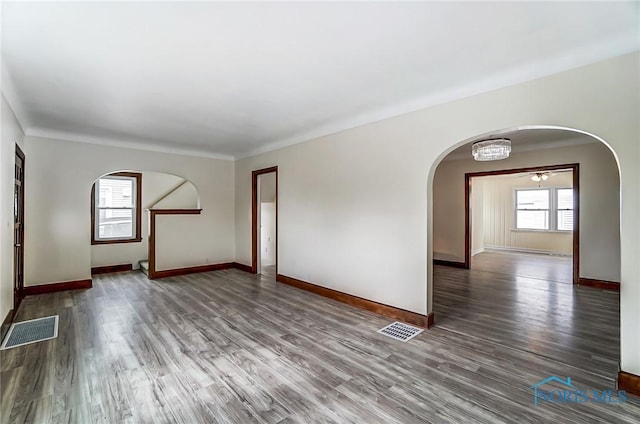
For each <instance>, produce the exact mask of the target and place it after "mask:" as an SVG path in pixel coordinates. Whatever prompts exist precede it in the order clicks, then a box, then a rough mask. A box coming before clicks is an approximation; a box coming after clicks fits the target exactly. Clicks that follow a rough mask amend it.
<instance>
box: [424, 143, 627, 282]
mask: <svg viewBox="0 0 640 424" xmlns="http://www.w3.org/2000/svg"><path fill="white" fill-rule="evenodd" d="M599 146H600V147H601V148H602V149H606V147H605V146H604V145H599ZM603 153H604V154H606V155H609V152H608V151H605V152H603ZM599 163H600V164H601V165H603V166H606V165H609V167H610V170H611V173H610V176H613V177H614V179H616V180H617V174H618V169H617V165H616V163H615V160H614V159H613V157H611V160H609V161H606V160H604V161H601V162H599ZM611 183H612V184H613V185H614V186H615V185H616V183H617V181H612V182H611ZM476 184H482V186H483V197H484V203H483V207H484V211H483V212H484V213H483V220H482V221H481V222H479V223H478V225H481V226H482V227H483V237H484V240H483V243H484V245H485V247H488V248H493V247H498V248H506V249H511V250H522V251H533V252H542V253H551V254H559V255H571V254H572V252H573V233H572V232H567V231H553V230H551V231H535V230H533V231H527V230H515V228H516V223H515V212H514V206H515V191H516V190H517V189H527V188H528V189H531V188H539V187H540V188H550V189H555V188H571V187H572V185H573V173H571V172H563V173H557V174H555V175H553V173H551V176H550V177H549V179H548V180H547V181H543V182H540V183H537V182H535V181H532V180H531V176H530V175H528V174H527V175H522V176H515V177H514V176H511V175H500V176H490V177H477V178H472V181H471V186H472V187H474V186H475V185H476ZM585 188H586V187H585ZM586 189H587V191H590V190H589V189H588V188H586ZM616 194H617V191H616ZM605 195H606V193H605ZM597 197H598V193H593V194H592V197H591V198H597ZM615 200H616V202H615V205H616V206H617V205H618V204H619V201H617V200H618V199H615ZM595 206H596V207H597V206H598V205H597V204H596V205H595ZM434 207H437V206H435V205H434ZM619 216H620V208H618V207H614V208H609V209H608V210H607V215H604V216H603V217H602V219H604V220H606V219H607V218H608V217H610V218H611V219H612V220H613V221H614V223H613V224H612V225H614V224H615V227H612V228H611V232H612V233H614V234H615V235H617V236H619V231H618V228H619V226H620V219H619ZM473 232H474V235H475V230H474V231H473ZM615 245H616V248H617V249H616V250H618V249H619V246H620V240H619V237H617V240H615ZM589 248H591V247H589ZM595 248H596V249H597V248H598V247H597V246H595ZM434 256H435V253H434ZM614 268H615V269H616V274H617V273H618V270H619V269H620V260H619V258H618V260H617V263H616V264H615V266H614Z"/></svg>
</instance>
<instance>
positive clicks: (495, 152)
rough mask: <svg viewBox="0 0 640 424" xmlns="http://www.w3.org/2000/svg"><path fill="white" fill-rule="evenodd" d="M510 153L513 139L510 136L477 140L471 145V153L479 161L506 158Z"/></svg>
mask: <svg viewBox="0 0 640 424" xmlns="http://www.w3.org/2000/svg"><path fill="white" fill-rule="evenodd" d="M509 153H511V140H509V139H508V138H492V139H490V140H482V141H476V142H475V143H473V144H472V145H471V154H472V155H473V158H474V159H475V160H478V161H488V160H501V159H506V158H508V157H509Z"/></svg>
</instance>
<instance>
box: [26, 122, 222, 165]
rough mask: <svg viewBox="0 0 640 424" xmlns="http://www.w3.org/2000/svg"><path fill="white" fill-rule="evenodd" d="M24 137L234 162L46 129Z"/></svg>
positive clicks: (210, 154)
mask: <svg viewBox="0 0 640 424" xmlns="http://www.w3.org/2000/svg"><path fill="white" fill-rule="evenodd" d="M25 135H27V136H30V137H40V138H50V139H54V140H63V141H73V142H76V143H86V144H94V145H101V146H109V147H118V148H124V149H134V150H143V151H148V152H157V153H170V154H175V155H183V156H196V157H205V158H210V159H219V160H234V157H233V156H231V155H221V154H218V153H213V152H210V151H206V150H197V149H188V148H180V147H167V146H163V145H159V144H153V143H149V142H148V141H143V140H120V139H113V138H106V137H95V136H91V135H82V134H77V133H71V132H66V131H55V130H49V129H46V128H38V127H31V128H28V129H27V130H26V131H25Z"/></svg>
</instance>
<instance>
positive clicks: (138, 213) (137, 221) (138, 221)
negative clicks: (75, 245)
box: [91, 172, 142, 245]
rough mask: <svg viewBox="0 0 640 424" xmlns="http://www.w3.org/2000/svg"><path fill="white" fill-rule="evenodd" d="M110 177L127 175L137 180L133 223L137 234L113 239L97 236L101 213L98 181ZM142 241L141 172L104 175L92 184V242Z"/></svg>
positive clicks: (96, 243) (95, 243)
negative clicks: (98, 200) (97, 197)
mask: <svg viewBox="0 0 640 424" xmlns="http://www.w3.org/2000/svg"><path fill="white" fill-rule="evenodd" d="M108 177H127V178H131V179H132V180H133V181H134V182H135V187H134V190H135V196H136V198H135V203H134V208H133V209H134V213H133V223H134V228H135V234H134V236H133V237H129V238H111V239H97V238H96V226H97V222H96V220H97V219H98V217H99V214H97V213H96V210H97V209H98V207H97V205H96V183H97V182H98V181H99V180H100V179H102V178H108ZM141 241H142V174H141V173H139V172H113V173H111V174H107V175H103V176H102V177H100V178H98V179H97V180H96V181H95V182H94V183H93V185H92V186H91V244H92V245H98V244H117V243H138V242H141Z"/></svg>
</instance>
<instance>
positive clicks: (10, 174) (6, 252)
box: [0, 95, 30, 320]
mask: <svg viewBox="0 0 640 424" xmlns="http://www.w3.org/2000/svg"><path fill="white" fill-rule="evenodd" d="M1 97H2V106H1V108H2V110H1V111H0V112H1V115H2V135H1V136H2V139H1V145H0V196H2V198H1V205H2V207H0V226H1V227H0V241H1V243H0V320H4V319H5V317H6V316H7V314H8V313H9V311H10V310H11V309H13V188H14V167H15V145H16V143H17V144H18V145H19V146H20V147H21V148H22V147H23V138H24V133H23V132H22V128H21V127H20V124H19V123H18V121H17V119H16V117H15V115H14V114H13V110H11V107H10V106H9V104H8V103H7V101H6V100H5V98H4V95H2V96H1ZM23 151H24V149H23ZM25 165H26V166H30V163H29V160H28V158H27V159H26V160H25ZM28 184H29V181H28V179H26V181H25V187H28Z"/></svg>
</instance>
